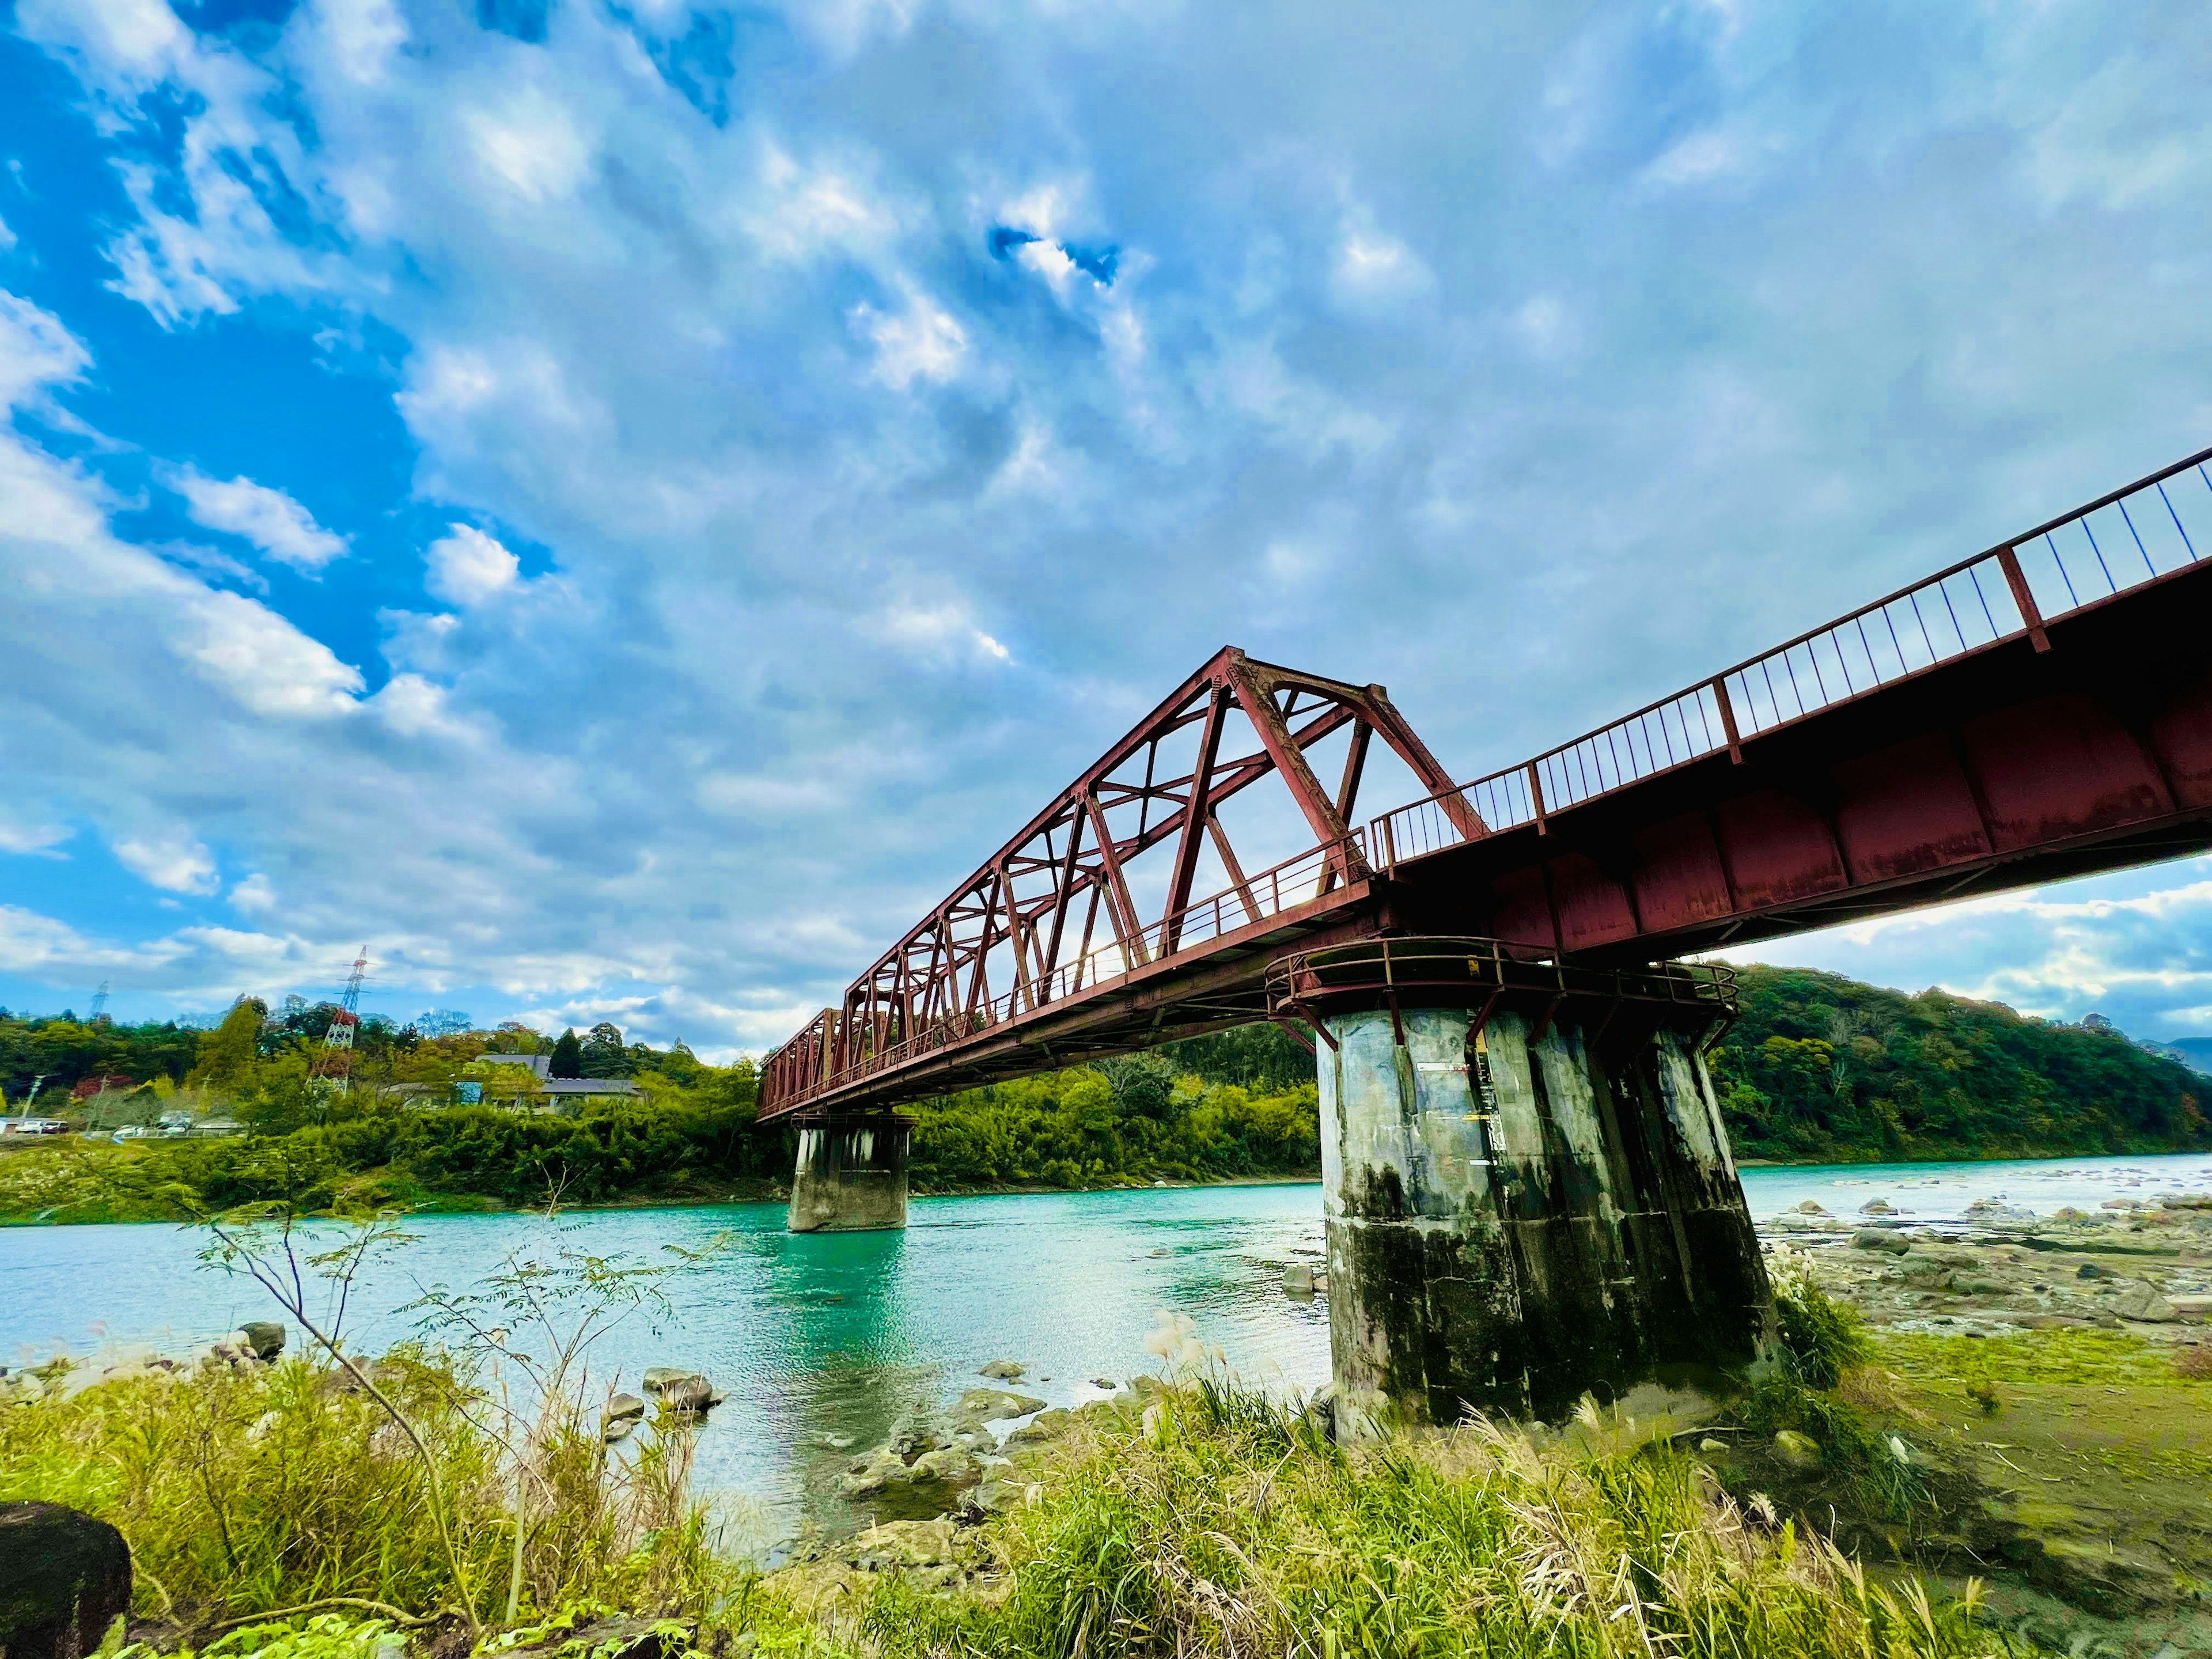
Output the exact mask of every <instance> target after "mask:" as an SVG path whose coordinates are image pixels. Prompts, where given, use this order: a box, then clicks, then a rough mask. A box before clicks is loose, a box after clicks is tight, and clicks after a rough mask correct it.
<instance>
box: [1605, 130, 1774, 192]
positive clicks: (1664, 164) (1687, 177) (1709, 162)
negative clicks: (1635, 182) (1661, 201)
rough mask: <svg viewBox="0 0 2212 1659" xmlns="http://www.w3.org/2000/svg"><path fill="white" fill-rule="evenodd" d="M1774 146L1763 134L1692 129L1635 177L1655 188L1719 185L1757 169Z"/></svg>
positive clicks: (1771, 140)
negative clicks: (1687, 135) (1697, 130)
mask: <svg viewBox="0 0 2212 1659" xmlns="http://www.w3.org/2000/svg"><path fill="white" fill-rule="evenodd" d="M1775 148H1776V146H1775V143H1774V141H1773V139H1772V138H1771V137H1769V136H1766V135H1764V134H1758V133H1750V132H1741V131H1729V130H1726V129H1721V128H1714V129H1711V130H1709V131H1704V132H1693V133H1692V134H1690V135H1689V137H1686V138H1683V139H1680V140H1679V141H1678V142H1677V143H1674V144H1672V145H1670V146H1669V147H1668V149H1665V150H1663V151H1662V152H1661V153H1660V154H1659V155H1657V156H1656V157H1654V158H1653V159H1652V161H1650V164H1649V165H1647V166H1646V167H1644V170H1643V172H1642V173H1639V174H1638V179H1639V180H1640V181H1641V182H1642V183H1643V184H1644V185H1647V186H1649V187H1650V188H1653V189H1656V190H1682V189H1688V188H1692V187H1693V186H1696V185H1711V184H1719V183H1723V182H1724V181H1726V180H1729V179H1741V178H1745V177H1747V176H1748V175H1750V174H1752V173H1755V172H1757V171H1759V168H1761V167H1763V166H1764V165H1765V163H1766V161H1768V160H1769V158H1770V157H1771V155H1772V153H1773V151H1774V149H1775Z"/></svg>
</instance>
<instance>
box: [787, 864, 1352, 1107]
mask: <svg viewBox="0 0 2212 1659" xmlns="http://www.w3.org/2000/svg"><path fill="white" fill-rule="evenodd" d="M1368 867H1369V860H1368V856H1367V838H1366V833H1365V832H1364V830H1359V829H1354V830H1353V831H1352V833H1351V834H1350V835H1349V836H1346V837H1344V838H1343V839H1342V840H1340V841H1334V842H1324V843H1323V844H1322V845H1321V846H1319V847H1316V848H1312V849H1310V851H1307V852H1304V853H1300V854H1297V856H1296V857H1294V858H1290V859H1285V860H1284V861H1283V862H1282V863H1280V864H1278V865H1275V866H1272V867H1271V868H1268V869H1266V870H1261V871H1259V872H1255V873H1254V874H1252V875H1249V876H1247V877H1246V878H1244V879H1243V881H1242V882H1239V883H1235V884H1231V886H1229V887H1227V888H1225V889H1224V890H1222V891H1220V892H1218V893H1215V894H1213V895H1212V896H1210V897H1207V898H1203V899H1200V900H1198V901H1197V902H1194V903H1192V904H1188V905H1186V906H1185V907H1184V908H1182V910H1180V911H1178V912H1177V913H1176V915H1174V916H1172V917H1169V918H1165V919H1164V920H1162V921H1157V922H1154V923H1153V924H1152V926H1151V927H1146V928H1145V929H1143V930H1142V931H1140V932H1139V933H1135V934H1133V935H1131V936H1130V937H1129V938H1128V939H1121V940H1109V942H1108V943H1106V944H1104V945H1100V946H1098V947H1097V949H1095V950H1092V951H1087V952H1085V954H1084V955H1082V956H1081V957H1078V958H1077V959H1076V960H1075V961H1073V962H1072V963H1067V964H1066V966H1064V967H1062V968H1060V969H1058V970H1057V971H1056V972H1054V973H1053V974H1052V975H1049V976H1048V977H1046V978H1043V979H1036V978H1032V979H1031V980H1030V981H1029V982H1028V983H1026V984H1022V983H1017V984H1016V985H1014V986H1013V987H1012V988H1011V989H1009V990H1007V991H1005V992H1003V993H1001V994H1000V995H998V996H996V997H994V998H992V999H991V1000H989V1001H988V1002H985V1003H981V1004H979V1005H978V1006H975V1008H973V1009H969V1010H966V1011H963V1012H960V1013H957V1014H953V1015H951V1016H949V1017H946V1018H939V1019H935V1020H933V1021H931V1022H930V1023H929V1024H927V1025H926V1026H924V1027H922V1028H921V1030H916V1031H915V1032H913V1033H912V1034H911V1035H909V1036H905V1037H902V1038H901V1039H899V1040H898V1041H896V1042H890V1043H886V1044H884V1045H883V1046H881V1047H880V1048H878V1047H875V1046H873V1044H872V1041H871V1039H872V1031H870V1030H862V1031H860V1032H858V1033H856V1034H854V1037H853V1038H852V1039H851V1041H850V1042H848V1044H847V1046H848V1049H849V1048H851V1047H852V1046H853V1045H854V1044H855V1043H857V1044H858V1045H860V1047H859V1052H857V1053H856V1054H852V1056H851V1057H850V1058H848V1060H846V1061H845V1062H844V1063H843V1064H842V1065H839V1066H826V1067H824V1068H823V1071H822V1072H821V1073H820V1074H819V1075H818V1077H817V1078H815V1079H810V1080H809V1081H807V1082H805V1083H803V1084H799V1085H796V1086H793V1087H791V1088H790V1089H788V1091H787V1090H786V1089H785V1088H784V1087H783V1086H781V1084H780V1083H779V1085H778V1086H776V1087H775V1098H774V1099H772V1100H768V1099H764V1100H763V1109H764V1110H766V1111H767V1112H769V1113H770V1114H781V1113H782V1112H786V1111H789V1110H791V1109H794V1108H796V1107H799V1106H803V1105H805V1103H807V1102H808V1101H810V1100H813V1099H817V1098H818V1097H821V1096H823V1095H824V1094H828V1093H830V1092H832V1091H835V1090H837V1089H841V1088H843V1087H845V1086H846V1085H848V1084H852V1083H855V1082H858V1081H860V1079H864V1078H868V1077H872V1076H874V1075H876V1074H877V1073H882V1072H887V1071H891V1070H894V1069H896V1067H898V1066H904V1065H907V1064H908V1063H909V1062H911V1061H913V1060H919V1059H921V1058H922V1057H923V1056H924V1055H926V1054H934V1053H938V1052H940V1051H942V1050H944V1049H945V1048H951V1047H952V1046H954V1045H955V1044H957V1043H962V1042H968V1041H969V1039H971V1038H974V1037H978V1036H983V1035H984V1034H985V1033H987V1032H988V1031H990V1030H994V1029H995V1028H996V1027H998V1026H1000V1025H1003V1024H1006V1022H1007V1021H1009V1020H1012V1019H1016V1018H1020V1017H1022V1016H1024V1015H1025V1014H1030V1013H1034V1012H1037V1011H1039V1010H1042V1009H1044V1008H1047V1007H1049V1006H1053V1005H1054V1004H1055V1003H1059V1002H1062V1001H1065V1000H1068V999H1070V998H1072V997H1075V996H1078V995H1080V994H1085V993H1087V992H1092V991H1097V990H1100V989H1103V988H1104V987H1109V986H1110V985H1112V984H1114V983H1115V981H1119V980H1121V979H1123V978H1126V977H1127V975H1129V974H1131V973H1133V972H1134V971H1135V970H1137V969H1139V968H1142V967H1146V966H1148V965H1150V964H1152V963H1157V962H1159V961H1161V960H1163V959H1164V958H1165V957H1171V956H1180V955H1182V954H1183V953H1184V952H1186V951H1191V950H1193V949H1195V948H1196V947H1198V946H1200V945H1206V944H1210V943H1211V942H1212V941H1213V940H1215V939H1220V938H1222V937H1223V936H1224V935H1225V934H1229V933H1235V932H1236V931H1237V929H1239V928H1240V927H1249V926H1250V925H1252V924H1254V923H1255V922H1261V921H1268V920H1270V919H1271V918H1273V917H1275V916H1278V915H1281V914H1282V913H1283V912H1285V911H1286V910H1294V909H1297V908H1299V907H1300V906H1302V905H1304V904H1308V903H1310V902H1313V901H1314V900H1316V899H1320V898H1326V897H1327V896H1328V895H1329V893H1330V892H1331V891H1333V890H1338V889H1340V888H1341V887H1343V886H1344V885H1345V884H1346V883H1347V882H1348V881H1350V880H1353V879H1357V878H1358V876H1359V875H1360V874H1362V873H1364V871H1365V870H1366V869H1367V868H1368ZM816 1023H817V1025H819V1024H822V1018H820V1017H817V1022H816ZM813 1030H814V1028H813V1027H810V1028H809V1031H810V1032H812V1031H813ZM801 1035H802V1036H806V1035H807V1034H806V1033H802V1034H801ZM797 1040H798V1039H794V1041H797ZM817 1041H818V1042H823V1044H824V1045H825V1046H834V1044H835V1042H836V1038H835V1037H834V1036H830V1035H829V1033H828V1032H827V1031H826V1030H824V1031H823V1033H821V1034H819V1035H818V1036H817ZM789 1046H790V1045H789V1044H787V1045H786V1047H789ZM776 1053H777V1054H781V1053H782V1050H781V1049H779V1050H777V1051H776ZM775 1059H776V1055H775V1054H771V1055H770V1056H769V1062H768V1065H767V1067H766V1068H765V1069H766V1070H767V1072H768V1073H769V1074H770V1075H773V1074H774V1073H775Z"/></svg>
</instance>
